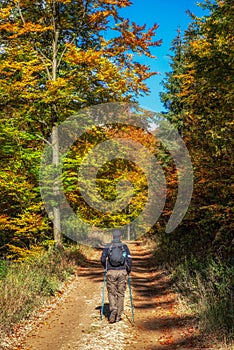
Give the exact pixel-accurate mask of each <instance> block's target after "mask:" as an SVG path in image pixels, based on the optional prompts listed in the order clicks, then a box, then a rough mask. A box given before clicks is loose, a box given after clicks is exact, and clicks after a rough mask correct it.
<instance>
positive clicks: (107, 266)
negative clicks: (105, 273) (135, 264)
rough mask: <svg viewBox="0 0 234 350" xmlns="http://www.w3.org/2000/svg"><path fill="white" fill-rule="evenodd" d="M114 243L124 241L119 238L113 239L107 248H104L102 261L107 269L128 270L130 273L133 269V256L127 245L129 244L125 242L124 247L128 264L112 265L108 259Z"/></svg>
mask: <svg viewBox="0 0 234 350" xmlns="http://www.w3.org/2000/svg"><path fill="white" fill-rule="evenodd" d="M112 243H122V242H121V241H120V240H119V239H118V240H117V239H113V240H112V242H111V243H108V244H107V245H106V246H105V248H104V249H103V252H102V256H101V263H102V265H103V267H104V268H106V269H107V270H125V269H126V270H127V272H128V273H130V272H131V269H132V257H131V254H130V250H129V248H128V246H127V244H125V243H123V248H124V250H125V252H126V264H125V265H121V266H111V264H110V263H109V261H108V253H109V248H110V246H111V244H112Z"/></svg>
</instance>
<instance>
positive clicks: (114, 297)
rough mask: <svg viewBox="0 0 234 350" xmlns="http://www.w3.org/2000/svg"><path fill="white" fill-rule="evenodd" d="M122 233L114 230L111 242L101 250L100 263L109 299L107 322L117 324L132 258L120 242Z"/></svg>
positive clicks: (122, 309)
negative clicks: (104, 274) (102, 267)
mask: <svg viewBox="0 0 234 350" xmlns="http://www.w3.org/2000/svg"><path fill="white" fill-rule="evenodd" d="M121 236H122V233H121V231H120V230H118V229H115V230H114V232H113V240H112V241H111V243H108V244H107V245H106V246H105V248H104V249H103V252H102V256H101V263H102V265H103V266H104V268H105V270H106V282H107V292H108V299H109V308H110V316H109V322H110V323H114V322H119V321H120V320H121V315H122V313H123V311H124V295H125V290H126V277H127V274H130V272H131V268H132V258H131V255H130V251H129V248H128V246H127V245H126V244H125V243H122V242H121Z"/></svg>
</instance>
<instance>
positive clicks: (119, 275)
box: [106, 270, 127, 317]
mask: <svg viewBox="0 0 234 350" xmlns="http://www.w3.org/2000/svg"><path fill="white" fill-rule="evenodd" d="M126 277H127V271H126V270H108V271H107V273H106V282H107V292H108V299H109V308H110V312H111V311H113V310H116V311H117V317H121V315H122V313H123V311H124V295H125V290H126Z"/></svg>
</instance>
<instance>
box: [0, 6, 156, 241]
mask: <svg viewBox="0 0 234 350" xmlns="http://www.w3.org/2000/svg"><path fill="white" fill-rule="evenodd" d="M130 4H131V3H130V1H129V0H97V1H94V0H60V1H57V0H44V1H37V0H33V1H30V0H21V1H10V2H9V1H5V0H3V1H2V2H1V5H0V7H1V15H0V32H1V36H2V44H1V60H0V78H1V100H0V103H1V106H2V116H4V117H5V118H6V119H11V120H14V123H15V124H16V125H17V128H18V129H20V130H24V131H27V132H29V133H31V134H33V135H36V134H38V135H39V137H40V138H47V137H48V135H49V134H50V133H51V134H52V139H51V145H52V150H53V163H54V166H55V167H56V166H57V164H58V148H59V142H58V141H59V140H58V129H57V128H58V125H59V123H61V122H62V121H63V120H65V118H66V117H68V116H70V115H71V114H72V113H74V112H75V111H77V110H78V109H79V108H82V107H85V106H89V105H93V104H97V103H101V102H108V101H130V100H133V99H134V98H135V96H136V95H138V94H139V93H145V92H147V91H148V88H147V85H146V83H145V80H146V79H147V78H149V77H150V76H151V75H152V74H155V73H153V72H150V69H149V67H148V66H145V65H143V64H140V63H138V62H137V61H135V60H134V58H133V57H134V55H131V53H133V54H134V53H136V54H138V53H140V54H143V55H147V56H149V57H153V56H152V55H151V53H150V47H152V46H157V45H159V44H160V41H155V40H154V36H155V33H156V29H157V25H156V24H155V25H154V26H153V27H152V28H149V29H146V26H145V25H143V26H139V25H137V24H136V23H134V22H133V23H131V22H130V20H128V19H124V18H122V17H121V16H120V14H119V10H120V9H121V8H123V7H126V6H130ZM107 32H108V37H110V38H109V39H107V38H105V33H107ZM53 191H54V195H55V196H56V195H57V194H58V193H57V191H58V189H57V187H56V185H55V186H54V189H53ZM53 215H54V238H55V240H56V242H57V244H58V245H61V227H60V209H59V204H57V205H55V206H54V208H53Z"/></svg>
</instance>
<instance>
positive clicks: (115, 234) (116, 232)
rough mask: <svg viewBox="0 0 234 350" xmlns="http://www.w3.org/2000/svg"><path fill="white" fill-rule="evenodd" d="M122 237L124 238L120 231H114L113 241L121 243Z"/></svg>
mask: <svg viewBox="0 0 234 350" xmlns="http://www.w3.org/2000/svg"><path fill="white" fill-rule="evenodd" d="M121 236H122V232H121V231H120V230H119V229H117V228H116V229H115V230H114V231H113V239H114V240H115V241H120V240H121Z"/></svg>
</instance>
